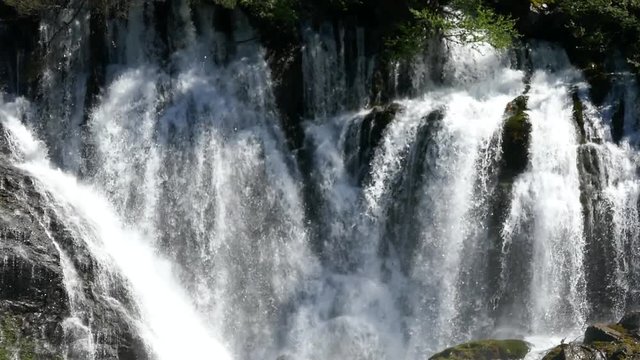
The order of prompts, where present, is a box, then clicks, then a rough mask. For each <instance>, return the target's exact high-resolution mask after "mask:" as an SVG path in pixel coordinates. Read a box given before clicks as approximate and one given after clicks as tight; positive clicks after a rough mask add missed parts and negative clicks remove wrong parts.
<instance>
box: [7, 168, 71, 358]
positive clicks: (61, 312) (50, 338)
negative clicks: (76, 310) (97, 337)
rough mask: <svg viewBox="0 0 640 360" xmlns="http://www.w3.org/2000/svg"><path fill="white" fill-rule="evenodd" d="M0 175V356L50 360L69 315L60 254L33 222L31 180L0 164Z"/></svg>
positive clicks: (35, 205) (36, 208)
mask: <svg viewBox="0 0 640 360" xmlns="http://www.w3.org/2000/svg"><path fill="white" fill-rule="evenodd" d="M0 174H2V175H1V178H0V253H1V254H2V267H1V268H0V324H1V328H0V332H1V333H2V338H1V339H0V358H3V357H2V356H3V354H7V356H9V355H13V354H16V355H17V356H18V358H20V359H31V358H33V357H34V356H38V358H39V357H52V356H54V355H58V354H60V353H61V345H62V341H63V337H64V332H63V328H62V321H63V320H64V319H65V318H66V317H67V316H68V315H69V308H68V303H69V302H68V298H67V293H66V291H65V287H64V278H63V272H62V267H61V264H60V256H59V253H58V251H57V250H56V248H55V247H54V245H53V242H52V241H51V239H50V238H49V235H48V234H47V231H46V229H45V228H44V227H43V225H42V224H41V223H40V220H39V218H38V215H42V213H43V209H42V207H40V204H39V203H38V201H36V199H38V197H37V196H36V194H35V190H34V189H33V183H32V182H31V179H30V178H28V177H27V176H25V175H24V174H21V173H20V172H19V171H17V170H16V169H14V168H12V167H10V166H9V165H8V164H7V163H6V162H5V161H0ZM24 199H31V201H24ZM8 358H11V356H9V357H8Z"/></svg>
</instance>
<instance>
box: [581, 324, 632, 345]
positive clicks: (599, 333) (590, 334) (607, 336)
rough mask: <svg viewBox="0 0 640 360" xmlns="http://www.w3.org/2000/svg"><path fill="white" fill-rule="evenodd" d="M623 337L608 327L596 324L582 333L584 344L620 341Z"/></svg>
mask: <svg viewBox="0 0 640 360" xmlns="http://www.w3.org/2000/svg"><path fill="white" fill-rule="evenodd" d="M623 337H624V334H622V333H621V332H619V331H617V330H615V329H612V328H611V327H609V326H608V325H604V324H597V325H591V326H589V327H588V328H587V331H585V333H584V343H585V344H590V343H593V342H597V341H600V342H603V341H606V342H611V341H621V340H622V338H623Z"/></svg>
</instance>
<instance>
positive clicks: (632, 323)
mask: <svg viewBox="0 0 640 360" xmlns="http://www.w3.org/2000/svg"><path fill="white" fill-rule="evenodd" d="M618 325H620V326H622V327H623V328H624V329H625V330H627V331H637V330H640V311H633V312H630V313H628V314H626V315H624V316H623V317H622V319H620V321H618Z"/></svg>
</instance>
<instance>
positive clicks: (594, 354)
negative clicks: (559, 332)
mask: <svg viewBox="0 0 640 360" xmlns="http://www.w3.org/2000/svg"><path fill="white" fill-rule="evenodd" d="M605 359H606V358H605V357H604V355H603V354H602V353H601V352H600V351H598V350H596V349H593V348H590V347H589V346H585V345H582V344H577V343H570V344H562V345H559V346H557V347H555V348H553V349H552V350H551V351H549V353H547V354H546V355H545V356H544V357H543V358H542V360H605Z"/></svg>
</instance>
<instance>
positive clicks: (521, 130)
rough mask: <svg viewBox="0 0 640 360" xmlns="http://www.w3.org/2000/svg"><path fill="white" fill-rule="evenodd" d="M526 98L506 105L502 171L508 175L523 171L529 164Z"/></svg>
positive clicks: (522, 97)
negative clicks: (508, 173)
mask: <svg viewBox="0 0 640 360" xmlns="http://www.w3.org/2000/svg"><path fill="white" fill-rule="evenodd" d="M527 102H528V97H527V96H524V95H522V96H519V97H517V98H516V99H515V100H513V101H512V102H510V103H509V104H508V105H507V108H506V110H505V116H506V119H505V122H504V126H503V132H502V156H503V161H504V166H503V169H504V170H505V171H507V172H510V173H516V174H517V173H520V172H522V171H524V170H525V169H526V167H527V165H528V163H529V143H530V140H531V122H530V121H529V115H528V114H527V113H526V110H527Z"/></svg>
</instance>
